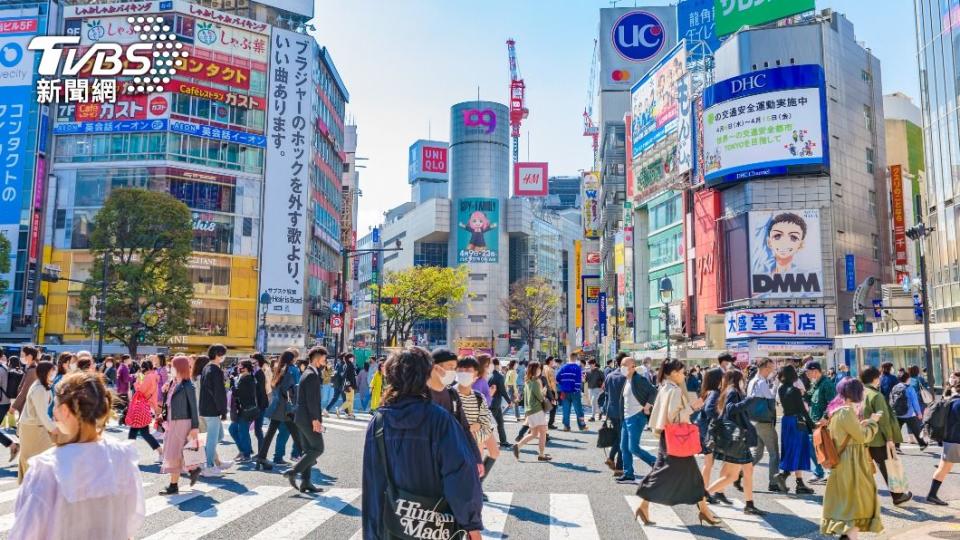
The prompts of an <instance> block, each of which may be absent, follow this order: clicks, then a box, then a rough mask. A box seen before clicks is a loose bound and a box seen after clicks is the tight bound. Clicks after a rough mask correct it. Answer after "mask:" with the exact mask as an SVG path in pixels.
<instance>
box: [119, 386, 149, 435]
mask: <svg viewBox="0 0 960 540" xmlns="http://www.w3.org/2000/svg"><path fill="white" fill-rule="evenodd" d="M152 418H153V415H152V413H151V411H150V402H149V401H148V400H147V396H145V395H143V394H141V393H140V392H134V394H133V399H131V400H130V405H129V406H128V407H127V415H126V416H125V417H124V423H125V424H126V425H128V426H130V427H132V428H143V427H147V426H149V425H150V420H151V419H152Z"/></svg>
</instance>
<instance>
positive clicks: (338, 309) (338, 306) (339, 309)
mask: <svg viewBox="0 0 960 540" xmlns="http://www.w3.org/2000/svg"><path fill="white" fill-rule="evenodd" d="M330 311H332V312H333V314H334V315H340V314H341V313H343V302H340V301H339V300H335V301H333V302H332V303H331V304H330Z"/></svg>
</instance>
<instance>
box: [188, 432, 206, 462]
mask: <svg viewBox="0 0 960 540" xmlns="http://www.w3.org/2000/svg"><path fill="white" fill-rule="evenodd" d="M206 438H207V437H206V434H203V433H201V434H200V435H199V436H198V437H197V438H196V439H187V444H186V446H184V447H183V468H184V469H192V468H194V467H197V466H202V465H203V464H205V463H206V462H207V454H206V452H205V451H204V448H203V447H204V442H205V440H206Z"/></svg>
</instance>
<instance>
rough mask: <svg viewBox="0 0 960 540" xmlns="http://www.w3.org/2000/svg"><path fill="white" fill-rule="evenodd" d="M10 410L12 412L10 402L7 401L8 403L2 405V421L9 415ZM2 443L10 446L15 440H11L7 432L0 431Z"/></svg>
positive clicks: (0, 413)
mask: <svg viewBox="0 0 960 540" xmlns="http://www.w3.org/2000/svg"><path fill="white" fill-rule="evenodd" d="M8 412H10V403H7V404H6V405H0V421H2V420H3V419H4V418H6V417H7V413H8ZM0 444H2V445H4V446H6V447H8V448H9V447H10V445H11V444H13V440H11V439H10V437H7V434H6V433H4V432H3V431H0Z"/></svg>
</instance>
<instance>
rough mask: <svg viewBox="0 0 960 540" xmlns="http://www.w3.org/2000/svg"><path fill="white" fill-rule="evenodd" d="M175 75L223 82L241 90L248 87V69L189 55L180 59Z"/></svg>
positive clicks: (218, 82)
mask: <svg viewBox="0 0 960 540" xmlns="http://www.w3.org/2000/svg"><path fill="white" fill-rule="evenodd" d="M177 75H181V76H184V77H192V78H194V79H200V80H203V81H207V82H212V83H216V84H225V85H228V86H232V87H234V88H240V89H241V90H249V89H250V70H249V69H247V68H242V67H237V66H230V65H227V64H222V63H220V62H214V61H213V60H207V59H205V58H197V57H196V56H190V57H188V58H187V59H185V60H181V63H180V66H179V67H178V68H177Z"/></svg>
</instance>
